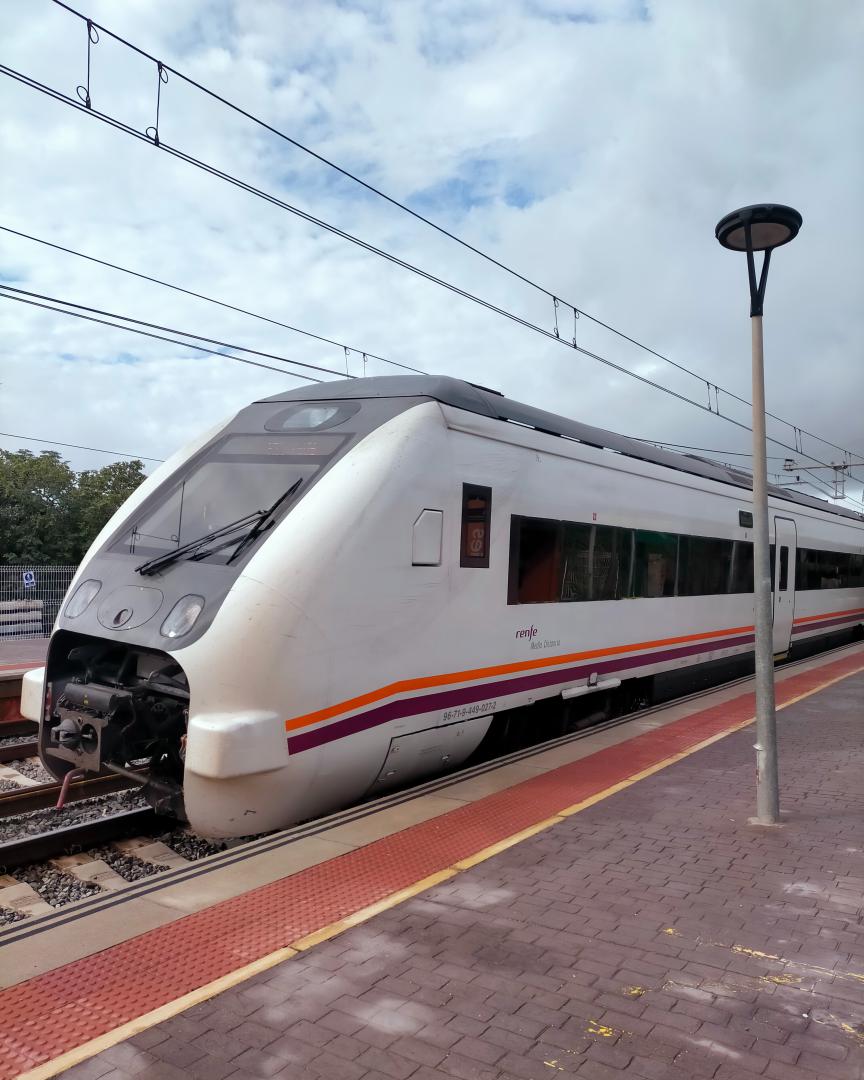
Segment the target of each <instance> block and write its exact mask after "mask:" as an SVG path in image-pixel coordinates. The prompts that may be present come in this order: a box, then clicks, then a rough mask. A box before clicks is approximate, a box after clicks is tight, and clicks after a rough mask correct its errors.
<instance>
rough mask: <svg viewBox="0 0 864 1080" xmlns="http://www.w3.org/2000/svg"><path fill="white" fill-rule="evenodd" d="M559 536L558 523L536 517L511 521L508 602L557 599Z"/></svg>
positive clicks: (541, 602)
mask: <svg viewBox="0 0 864 1080" xmlns="http://www.w3.org/2000/svg"><path fill="white" fill-rule="evenodd" d="M560 536H561V525H560V522H557V521H546V520H543V519H540V518H522V517H514V518H513V519H512V522H511V526H510V588H509V596H508V603H511V604H546V603H550V602H551V601H555V600H558V590H559V582H560V580H561V569H560V566H561V559H560V554H561V543H560Z"/></svg>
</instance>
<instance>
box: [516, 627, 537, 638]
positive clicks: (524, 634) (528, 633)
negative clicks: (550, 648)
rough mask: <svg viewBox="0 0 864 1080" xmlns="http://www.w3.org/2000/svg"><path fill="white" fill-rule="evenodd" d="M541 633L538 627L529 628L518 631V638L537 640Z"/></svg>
mask: <svg viewBox="0 0 864 1080" xmlns="http://www.w3.org/2000/svg"><path fill="white" fill-rule="evenodd" d="M539 633H540V631H539V630H538V629H537V627H536V626H533V625H532V626H529V627H527V628H526V629H525V630H517V631H516V637H517V638H535V637H537V635H538V634H539Z"/></svg>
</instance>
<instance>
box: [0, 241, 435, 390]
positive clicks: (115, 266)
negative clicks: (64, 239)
mask: <svg viewBox="0 0 864 1080" xmlns="http://www.w3.org/2000/svg"><path fill="white" fill-rule="evenodd" d="M0 232H5V233H9V234H10V235H12V236H18V237H20V238H21V239H23V240H30V241H32V242H33V243H35V244H42V245H43V246H45V247H49V248H53V249H54V250H55V251H62V252H65V253H66V254H67V255H74V256H76V257H77V258H79V259H86V260H87V261H88V262H92V263H96V264H97V265H99V266H105V267H107V268H108V269H110V270H117V271H119V272H120V273H122V274H129V275H130V276H131V277H136V278H140V279H141V280H142V281H149V282H151V283H152V284H154V285H161V286H163V287H164V288H166V289H173V290H174V291H175V292H179V293H185V295H186V296H192V297H195V298H196V299H197V300H206V301H207V303H208V304H216V305H217V306H218V307H222V308H226V309H227V310H229V311H236V312H238V313H239V314H241V315H247V316H249V317H250V318H252V319H259V320H260V321H261V322H266V323H271V324H272V325H273V326H281V327H282V328H283V329H285V330H290V331H291V332H292V333H295V334H302V335H304V336H305V337H308V338H312V339H314V340H315V341H321V342H325V343H326V344H328V345H334V346H335V347H336V348H338V349H343V350H345V349H347V350H348V351H349V352H351V353H356V354H357V355H358V356H363V357H366V358H367V359H369V360H380V361H381V362H382V363H384V364H390V365H392V366H393V367H397V368H402V369H403V370H404V371H414V372H416V373H417V374H418V375H426V374H427V372H425V371H423V370H422V369H421V368H416V367H411V365H410V364H403V363H400V362H399V361H397V360H388V359H387V357H386V356H379V355H378V354H377V353H373V352H370V351H369V349H361V348H360V347H359V346H357V345H346V344H345V342H343V341H336V340H334V339H333V338H328V337H325V336H324V335H323V334H316V333H314V332H313V331H311V330H304V329H303V328H302V327H299V326H293V325H292V324H291V323H286V322H282V320H281V319H274V318H272V317H271V316H269V315H262V314H260V312H256V311H249V310H248V309H246V308H242V307H239V306H238V305H237V304H231V303H228V301H227V300H218V299H216V297H213V296H207V295H206V294H205V293H200V292H196V291H195V290H194V289H187V288H185V287H184V286H182V285H177V284H176V283H174V282H170V281H164V280H163V279H162V278H157V277H154V276H153V275H152V274H144V273H142V272H141V271H138V270H132V269H130V268H129V267H128V266H121V265H120V264H119V263H113V262H109V261H108V260H107V259H99V258H97V257H96V256H95V255H88V254H86V252H83V251H77V250H76V249H75V248H69V247H64V245H63V244H57V243H54V242H53V241H51V240H45V239H44V238H43V237H40V236H32V235H30V234H29V233H25V232H20V231H19V230H18V229H12V228H10V227H9V226H8V225H0Z"/></svg>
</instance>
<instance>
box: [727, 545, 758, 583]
mask: <svg viewBox="0 0 864 1080" xmlns="http://www.w3.org/2000/svg"><path fill="white" fill-rule="evenodd" d="M731 578H732V585H731V587H730V589H729V592H732V593H752V592H753V545H752V544H751V543H750V541H749V540H736V541H735V549H734V551H733V554H732V573H731Z"/></svg>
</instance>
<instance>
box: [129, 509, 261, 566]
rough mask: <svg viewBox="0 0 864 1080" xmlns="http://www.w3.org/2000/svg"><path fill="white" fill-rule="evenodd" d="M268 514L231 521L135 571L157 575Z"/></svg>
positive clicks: (253, 513) (256, 513) (246, 515)
mask: <svg viewBox="0 0 864 1080" xmlns="http://www.w3.org/2000/svg"><path fill="white" fill-rule="evenodd" d="M267 513H269V511H267V510H253V512H252V513H251V514H244V516H243V517H241V518H237V520H236V521H231V522H229V523H228V524H227V525H223V526H222V527H221V528H219V529H214V530H213V531H212V532H209V533H205V534H204V535H203V536H199V537H198V539H197V540H190V541H189V543H188V544H183V545H181V546H180V547H178V548H174V550H173V551H166V552H165V554H164V555H157V556H156V558H155V559H148V561H147V562H144V563H141V565H140V566H136V567H135V569H136V570H137V572H138V573H139V574H147V575H149V574H155V573H156V571H157V570H160V569H161V568H162V567H163V566H170V565H171V563H173V562H176V561H177V559H180V558H182V557H183V556H184V555H189V554H191V553H192V552H196V551H198V549H199V548H202V547H204V545H205V544H210V543H212V542H213V541H214V540H219V539H220V538H221V537H223V536H225V535H226V534H227V535H230V534H231V533H235V532H236V531H237V530H238V529H242V528H243V527H244V526H245V525H249V524H254V523H256V522H258V521H259V520H260V519H261V518H262V517H264V515H265V514H267Z"/></svg>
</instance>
